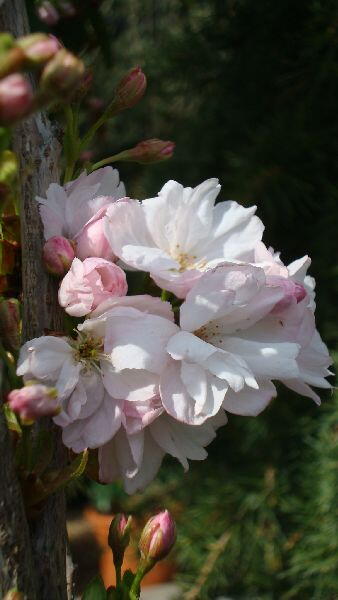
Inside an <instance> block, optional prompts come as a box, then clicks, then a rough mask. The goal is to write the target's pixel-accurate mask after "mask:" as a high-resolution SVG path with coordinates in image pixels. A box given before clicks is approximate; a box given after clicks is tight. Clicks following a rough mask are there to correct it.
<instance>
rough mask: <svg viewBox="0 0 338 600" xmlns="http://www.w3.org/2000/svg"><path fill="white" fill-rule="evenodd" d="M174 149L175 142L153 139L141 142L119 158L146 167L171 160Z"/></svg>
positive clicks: (125, 151)
mask: <svg viewBox="0 0 338 600" xmlns="http://www.w3.org/2000/svg"><path fill="white" fill-rule="evenodd" d="M174 148H175V144H174V142H169V141H167V142H164V141H163V140H157V139H151V140H144V142H139V143H138V144H136V146H135V147H134V148H130V150H124V151H123V152H121V153H120V154H119V155H118V156H119V160H125V161H132V162H137V163H140V164H143V165H146V164H150V163H156V162H161V161H163V160H167V159H168V158H171V157H172V155H173V152H174Z"/></svg>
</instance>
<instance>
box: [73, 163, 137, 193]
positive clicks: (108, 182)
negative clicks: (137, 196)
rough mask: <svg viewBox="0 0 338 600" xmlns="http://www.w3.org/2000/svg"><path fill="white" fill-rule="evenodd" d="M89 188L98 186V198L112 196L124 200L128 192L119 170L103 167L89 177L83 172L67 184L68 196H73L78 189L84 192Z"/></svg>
mask: <svg viewBox="0 0 338 600" xmlns="http://www.w3.org/2000/svg"><path fill="white" fill-rule="evenodd" d="M89 186H98V187H97V195H98V196H112V197H114V198H123V197H124V196H125V195H126V190H125V187H124V184H123V182H122V181H121V182H120V177H119V173H118V171H117V169H113V167H103V168H102V169H96V171H93V172H92V173H90V174H89V175H87V173H86V171H82V173H81V175H80V176H79V177H78V178H77V179H74V180H73V181H70V182H69V183H66V185H65V189H66V191H67V193H68V194H71V193H72V192H73V191H75V190H76V189H79V190H82V189H83V188H86V187H89Z"/></svg>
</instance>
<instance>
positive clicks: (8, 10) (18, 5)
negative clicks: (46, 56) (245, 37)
mask: <svg viewBox="0 0 338 600" xmlns="http://www.w3.org/2000/svg"><path fill="white" fill-rule="evenodd" d="M0 27H1V28H2V30H5V31H10V32H11V33H12V34H13V35H14V36H15V37H18V36H21V35H25V34H27V33H29V24H28V18H27V12H26V6H25V2H24V0H5V2H4V3H3V4H2V6H1V8H0ZM13 145H14V150H15V152H16V154H17V156H18V158H19V161H20V181H21V215H20V216H21V242H22V289H23V340H27V339H31V338H33V337H37V336H39V335H42V334H43V333H44V329H45V328H47V329H54V330H60V329H61V326H62V312H61V309H60V307H59V306H58V302H57V285H56V283H55V282H54V281H53V280H52V279H51V277H49V276H48V275H47V274H46V272H45V271H44V269H43V265H42V261H41V257H42V246H43V235H42V226H41V221H40V217H39V212H38V205H37V202H36V201H35V196H36V195H41V196H43V195H45V193H46V189H47V187H48V185H49V184H50V183H51V182H57V181H59V157H60V145H59V143H58V141H57V139H56V136H55V131H54V130H53V128H52V125H51V123H50V121H49V120H48V118H47V117H46V115H45V114H44V113H37V114H35V115H33V116H32V117H30V118H28V119H27V120H25V121H24V122H22V123H20V124H19V125H18V126H17V127H16V130H15V132H14V140H13ZM44 426H46V423H45V424H44ZM48 426H49V427H50V428H51V429H52V430H53V436H54V441H55V448H56V451H55V457H54V466H62V464H64V461H65V455H64V448H63V446H62V444H61V439H60V434H59V431H58V430H57V428H55V427H53V426H52V425H51V424H49V425H48ZM1 460H2V461H4V460H5V457H4V455H1ZM1 487H3V486H1ZM11 493H12V492H11ZM9 497H10V494H9ZM30 533H31V546H32V556H33V563H34V569H35V578H36V587H37V598H38V600H66V599H67V585H66V541H67V536H66V525H65V498H64V494H63V492H61V493H58V494H54V495H53V496H52V497H51V498H50V499H49V500H48V502H47V503H46V506H45V507H44V508H43V510H42V512H41V514H40V515H39V517H38V518H37V519H36V521H35V522H34V523H31V524H30ZM27 552H29V550H28V547H27ZM28 597H29V600H34V597H33V596H32V595H31V596H27V598H28Z"/></svg>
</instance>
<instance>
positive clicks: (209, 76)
mask: <svg viewBox="0 0 338 600" xmlns="http://www.w3.org/2000/svg"><path fill="white" fill-rule="evenodd" d="M100 14H101V16H102V23H103V26H104V28H105V33H104V34H103V33H102V29H101V30H99V33H100V31H101V34H102V35H101V37H102V36H103V37H102V39H103V40H104V47H103V52H101V51H100V50H98V49H97V48H95V46H97V43H96V44H95V43H93V42H92V39H94V42H95V35H96V34H97V29H96V28H95V27H96V26H95V23H93V22H92V21H90V18H89V23H88V22H87V25H86V27H85V28H84V29H83V31H82V32H81V31H79V29H77V33H76V32H74V26H73V28H72V26H71V23H68V24H67V23H66V24H64V25H62V24H61V26H60V33H61V34H63V36H64V39H65V42H66V43H67V45H68V46H71V45H72V44H73V46H74V48H76V49H78V48H79V47H80V46H81V44H82V45H83V35H84V33H85V35H86V36H87V37H86V44H85V46H86V50H87V58H88V60H89V61H92V62H93V65H94V72H95V85H94V88H93V94H94V95H96V96H98V97H100V98H102V97H103V98H106V99H107V100H108V99H109V97H110V96H111V93H112V87H113V86H114V83H115V82H116V81H117V80H118V79H119V77H120V76H121V75H122V74H123V73H124V72H125V70H127V69H129V68H130V67H132V66H134V65H135V64H140V65H141V66H142V67H143V69H144V71H145V72H146V74H147V77H148V82H149V85H148V91H147V94H146V97H145V98H144V100H143V101H142V102H141V103H140V105H138V106H137V107H136V108H135V109H133V111H132V112H131V113H130V115H128V116H126V114H122V115H121V116H120V117H118V119H116V120H115V121H114V122H113V123H112V124H110V125H109V126H108V128H107V129H106V130H105V131H104V133H103V135H102V136H101V137H100V139H98V140H97V143H96V144H95V146H93V148H92V150H93V152H94V153H95V158H97V160H98V159H99V158H101V157H103V156H107V155H111V154H113V153H115V152H116V151H119V150H121V149H123V148H125V147H130V146H132V145H134V143H136V142H138V141H140V140H142V139H145V138H150V137H160V138H162V139H171V140H173V141H175V142H176V145H177V146H176V152H175V156H174V158H173V159H172V160H171V161H168V162H166V163H162V164H159V165H156V166H154V167H143V166H139V165H130V164H129V165H121V168H120V171H121V176H122V178H123V179H124V180H125V181H126V182H127V185H128V192H129V194H130V195H132V196H136V197H139V198H144V197H150V196H153V195H156V193H157V192H158V190H159V189H160V187H161V185H162V184H163V183H164V182H165V181H166V180H167V179H177V180H178V181H180V182H182V183H183V184H184V185H191V186H194V185H196V184H198V183H199V182H201V181H203V179H206V178H208V177H214V176H217V177H219V178H220V181H221V183H222V192H221V198H220V199H223V200H224V199H228V198H232V199H236V200H238V201H240V202H241V203H244V204H248V205H251V204H254V203H255V204H257V206H258V214H259V216H260V217H261V218H262V219H263V221H264V223H265V225H266V236H265V241H266V243H267V244H268V245H269V244H271V245H272V246H273V247H274V248H275V249H278V250H282V258H283V260H284V261H285V262H289V261H291V260H293V259H295V258H298V257H300V256H303V255H304V254H306V253H308V254H309V255H310V256H311V257H312V258H313V264H312V268H311V274H312V275H314V276H315V277H316V280H317V289H318V297H317V301H318V313H317V314H318V325H319V329H320V331H321V333H322V335H323V337H324V339H325V341H326V342H327V343H328V344H329V345H330V347H331V348H332V349H333V350H334V349H335V348H336V347H337V338H338V324H337V319H336V306H337V299H338V298H337V296H338V284H337V271H338V257H337V249H338V242H337V238H338V236H337V231H338V227H337V226H338V205H337V200H338V188H337V179H338V170H337V156H338V119H337V98H338V37H337V34H338V4H337V2H336V0H297V2H295V1H294V0H278V1H276V0H259V1H258V2H253V1H252V0H143V1H142V2H139V1H137V0H115V1H106V2H103V4H102V6H101V8H100ZM86 28H87V29H86ZM75 29H76V28H75ZM57 33H58V32H57ZM81 35H82V37H81ZM77 36H78V37H77ZM78 38H79V39H78ZM98 38H100V35H98V36H97V37H96V42H97V39H98ZM107 64H108V65H110V66H109V67H108V66H107ZM90 118H91V116H90V111H88V114H85V115H84V119H90ZM323 401H324V403H323V406H322V407H321V408H317V407H315V406H313V405H312V404H311V402H310V401H309V400H308V399H305V398H299V397H296V396H295V395H293V394H292V393H290V392H286V391H285V390H280V394H279V397H278V399H277V400H276V401H275V402H274V403H273V405H272V406H271V407H270V408H269V409H268V410H267V411H265V413H264V414H262V415H261V416H259V417H258V418H256V419H250V418H238V417H230V419H229V424H228V425H227V427H225V428H224V429H223V430H222V432H220V434H219V436H218V438H217V440H216V441H215V442H214V443H213V444H212V445H211V446H210V452H209V459H208V460H207V461H206V462H205V463H203V464H194V465H192V467H191V470H190V472H189V473H188V474H187V475H183V474H182V473H181V471H180V470H179V469H178V468H177V467H176V466H174V465H173V464H172V463H171V462H170V461H169V462H168V463H166V467H165V468H164V469H163V470H162V472H161V475H160V477H159V479H158V481H157V482H156V483H155V487H156V494H157V495H156V502H158V503H161V504H165V505H167V506H168V507H172V509H173V510H174V511H176V513H177V514H178V515H179V517H178V518H179V532H180V536H179V543H178V561H179V566H180V573H179V577H180V579H181V580H183V581H184V582H185V583H186V584H187V587H188V588H189V586H191V585H192V584H193V583H194V582H195V581H196V578H197V576H198V573H199V572H200V569H201V567H202V566H203V565H204V564H205V562H207V561H208V560H210V549H211V547H212V546H211V545H212V543H213V542H215V540H217V539H219V538H220V536H222V534H223V533H224V532H225V531H228V532H229V535H230V537H229V540H228V543H227V545H226V547H225V549H224V550H223V552H222V553H221V554H220V555H219V557H218V558H217V560H216V561H215V563H214V565H213V568H212V570H211V573H210V575H209V577H208V578H207V579H206V581H205V583H204V585H203V586H202V588H201V590H200V592H199V595H198V598H200V599H201V600H207V599H210V600H213V599H214V598H216V597H217V595H220V594H223V595H229V596H231V597H232V598H236V599H242V598H243V599H249V600H254V599H256V598H257V599H267V600H273V599H276V600H277V599H278V600H280V599H285V600H286V599H289V598H299V599H307V598H311V599H314V600H319V599H320V600H333V599H336V598H338V572H337V563H338V531H337V527H338V525H337V523H338V522H337V516H338V515H337V511H338V508H337V507H338V503H337V500H338V487H337V486H338V470H337V469H338V420H337V417H338V399H337V398H335V397H334V396H333V395H328V396H327V397H325V396H324V395H323ZM159 490H160V492H159ZM154 502H155V501H154Z"/></svg>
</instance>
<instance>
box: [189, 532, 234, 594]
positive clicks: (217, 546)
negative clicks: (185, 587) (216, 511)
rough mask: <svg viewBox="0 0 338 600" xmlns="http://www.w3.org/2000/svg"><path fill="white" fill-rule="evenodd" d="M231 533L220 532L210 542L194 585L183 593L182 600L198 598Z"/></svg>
mask: <svg viewBox="0 0 338 600" xmlns="http://www.w3.org/2000/svg"><path fill="white" fill-rule="evenodd" d="M230 537H231V534H230V533H229V532H228V531H225V532H224V533H222V535H221V536H220V537H219V538H218V539H217V540H216V541H215V542H213V543H212V544H210V550H209V553H208V556H207V558H206V560H205V563H204V565H203V567H202V569H201V571H200V574H199V576H198V578H197V580H196V583H195V585H194V586H193V587H192V588H191V589H190V590H189V591H188V592H187V593H186V594H185V595H184V600H198V597H199V595H200V591H201V589H202V587H203V586H204V584H205V583H206V581H207V579H208V578H209V576H210V574H211V573H212V571H213V569H214V567H215V564H216V562H217V559H218V557H219V556H220V555H221V554H222V552H223V550H224V548H225V547H226V545H227V543H228V541H229V540H230Z"/></svg>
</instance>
